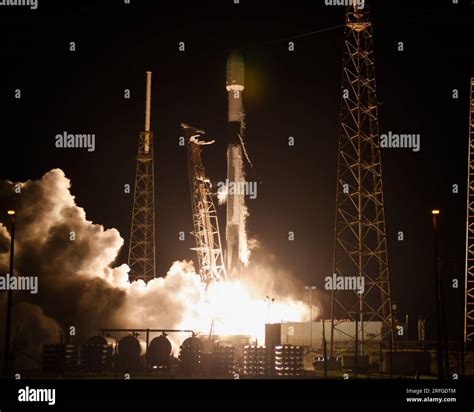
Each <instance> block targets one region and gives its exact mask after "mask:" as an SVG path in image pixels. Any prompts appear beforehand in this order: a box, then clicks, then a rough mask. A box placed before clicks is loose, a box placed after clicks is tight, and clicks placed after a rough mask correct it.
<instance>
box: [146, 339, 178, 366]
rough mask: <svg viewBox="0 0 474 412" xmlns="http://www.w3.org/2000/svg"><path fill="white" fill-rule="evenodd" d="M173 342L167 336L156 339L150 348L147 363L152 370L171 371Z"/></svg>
mask: <svg viewBox="0 0 474 412" xmlns="http://www.w3.org/2000/svg"><path fill="white" fill-rule="evenodd" d="M171 350H172V347H171V342H170V341H169V340H168V338H167V337H166V334H163V335H161V336H157V337H156V338H154V339H153V340H152V341H151V342H150V345H149V346H148V352H147V354H146V361H147V366H148V368H151V369H170V367H171Z"/></svg>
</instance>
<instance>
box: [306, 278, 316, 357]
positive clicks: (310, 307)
mask: <svg viewBox="0 0 474 412" xmlns="http://www.w3.org/2000/svg"><path fill="white" fill-rule="evenodd" d="M304 288H305V290H309V334H310V338H309V342H310V343H309V350H313V305H312V301H311V292H312V291H313V290H316V286H305V287H304Z"/></svg>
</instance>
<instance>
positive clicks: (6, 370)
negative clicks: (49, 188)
mask: <svg viewBox="0 0 474 412" xmlns="http://www.w3.org/2000/svg"><path fill="white" fill-rule="evenodd" d="M7 213H8V215H9V216H11V234H10V237H11V238H10V276H14V275H13V257H14V252H15V251H14V245H15V211H14V210H9V211H8V212H7ZM12 298H13V292H12V290H11V288H10V287H9V288H8V290H7V320H6V322H5V348H4V355H3V375H4V376H5V377H8V375H9V373H10V359H11V358H10V329H11V318H12Z"/></svg>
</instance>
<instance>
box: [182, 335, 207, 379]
mask: <svg viewBox="0 0 474 412" xmlns="http://www.w3.org/2000/svg"><path fill="white" fill-rule="evenodd" d="M201 357H202V342H201V340H200V339H199V338H197V337H196V336H192V337H190V338H187V339H186V340H185V341H184V342H183V343H182V345H181V348H180V353H179V359H180V361H181V371H182V372H183V373H184V374H185V375H187V376H192V375H197V374H199V373H200V372H201Z"/></svg>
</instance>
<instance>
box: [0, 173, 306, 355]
mask: <svg viewBox="0 0 474 412" xmlns="http://www.w3.org/2000/svg"><path fill="white" fill-rule="evenodd" d="M14 187H15V185H14V183H12V182H3V183H2V184H1V185H0V190H1V191H2V195H5V194H6V195H10V196H15V199H16V202H17V203H16V206H15V210H16V215H17V224H16V234H15V274H16V275H18V276H37V277H38V285H39V290H38V293H37V294H31V293H29V292H28V291H15V292H14V293H13V301H14V306H13V319H12V339H13V344H14V348H15V352H16V353H18V352H21V351H23V352H24V353H27V354H28V356H29V357H32V358H36V359H39V355H40V351H41V347H42V344H44V343H53V342H58V341H59V339H60V336H61V335H64V334H67V333H68V332H69V331H70V328H71V327H74V332H75V336H74V337H73V338H72V340H73V341H74V342H76V343H82V342H84V341H85V340H86V339H87V338H88V337H90V336H92V335H94V334H96V333H98V331H99V330H100V329H101V328H104V327H108V328H163V329H167V328H170V329H194V330H196V331H202V332H203V331H209V329H210V327H211V323H213V324H214V325H215V330H216V333H219V332H221V333H236V332H239V333H244V332H246V331H250V333H253V332H254V330H256V328H257V326H258V327H260V328H261V329H263V324H264V323H265V321H266V318H267V311H268V307H267V304H266V303H265V301H264V296H265V293H273V292H272V291H274V290H275V288H274V285H271V284H270V283H269V280H268V279H267V278H270V277H271V273H270V272H269V271H268V270H267V271H265V270H264V269H263V267H258V266H256V267H255V270H257V271H258V275H254V276H250V275H249V276H248V277H247V278H246V277H245V276H244V277H243V278H242V280H241V281H233V282H224V283H219V284H213V285H211V287H210V288H209V289H208V290H207V291H206V289H205V285H203V284H202V283H201V280H200V277H199V276H198V275H197V274H196V273H195V270H194V267H193V264H192V262H186V261H183V262H179V261H176V262H175V263H174V264H173V265H172V267H171V268H170V270H169V271H168V273H167V275H166V277H163V278H156V279H153V280H151V281H150V282H148V284H145V283H144V282H143V281H141V280H138V281H135V282H132V283H130V282H129V281H128V271H129V268H128V266H127V265H120V266H114V262H115V259H116V258H117V255H118V253H119V251H120V248H121V247H122V246H123V244H124V240H123V238H122V237H121V236H120V234H119V232H118V231H117V230H115V229H104V227H103V226H101V225H98V224H94V223H92V222H91V221H89V220H87V218H86V213H85V211H84V209H82V208H81V207H79V206H77V205H76V204H75V199H74V196H73V195H72V194H71V192H70V187H71V185H70V181H69V179H67V178H66V176H65V175H64V173H63V171H62V170H60V169H53V170H51V171H49V172H48V173H46V174H45V175H44V176H43V177H42V178H41V179H39V180H28V181H26V182H24V183H21V192H20V193H19V194H12V193H13V188H14ZM5 224H7V223H6V222H5ZM9 243H10V235H9V232H8V230H7V228H6V227H5V226H4V225H2V224H0V275H2V276H4V275H5V274H6V273H8V259H9ZM246 270H248V271H249V270H250V268H249V267H248V268H247V269H246ZM255 279H258V282H255ZM265 279H267V280H265ZM257 283H258V284H260V286H259V285H258V284H257ZM254 286H255V287H254ZM275 293H276V292H275ZM5 303H6V293H5V292H2V293H1V294H0V305H2V307H5V306H4V305H5ZM274 306H275V317H277V318H278V317H281V316H283V315H281V314H280V312H281V313H285V314H287V315H288V317H289V318H293V319H292V320H298V319H302V317H303V316H304V314H306V313H307V308H306V307H305V305H304V304H302V303H301V302H290V299H289V298H288V297H287V298H284V299H283V298H282V299H281V300H279V301H278V302H276V303H275V304H274ZM279 306H281V307H280V308H279ZM236 308H238V309H236ZM2 313H4V311H2ZM285 316H286V315H285ZM295 318H296V319H295ZM4 322H5V319H4V317H3V316H2V318H1V319H0V327H1V332H0V334H3V333H4ZM252 322H253V323H254V324H253V325H250V323H252ZM257 324H258V325H257ZM255 333H257V332H255ZM169 337H170V338H171V339H172V340H175V339H179V340H178V341H179V342H180V341H182V340H183V337H182V336H181V337H179V338H178V337H176V338H175V337H174V336H172V335H170V336H169ZM178 341H176V340H175V341H174V344H175V346H176V343H177V342H178ZM1 342H2V343H3V337H2V340H1Z"/></svg>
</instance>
